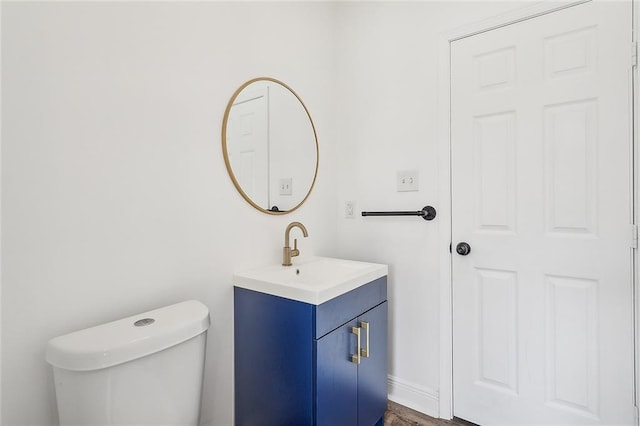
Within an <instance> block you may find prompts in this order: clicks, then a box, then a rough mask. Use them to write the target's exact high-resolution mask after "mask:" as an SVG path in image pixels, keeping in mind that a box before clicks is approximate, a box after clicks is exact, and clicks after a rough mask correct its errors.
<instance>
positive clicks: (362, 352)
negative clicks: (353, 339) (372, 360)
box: [360, 321, 370, 358]
mask: <svg viewBox="0 0 640 426" xmlns="http://www.w3.org/2000/svg"><path fill="white" fill-rule="evenodd" d="M360 327H362V328H363V329H364V331H366V336H367V342H366V347H365V348H364V349H360V355H362V356H363V357H365V358H369V355H370V353H369V323H368V322H367V321H361V322H360Z"/></svg>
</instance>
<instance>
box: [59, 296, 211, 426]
mask: <svg viewBox="0 0 640 426" xmlns="http://www.w3.org/2000/svg"><path fill="white" fill-rule="evenodd" d="M208 328H209V310H208V309H207V307H206V306H205V305H203V304H202V303H200V302H198V301H195V300H190V301H186V302H181V303H177V304H175V305H171V306H166V307H163V308H160V309H156V310H152V311H149V312H145V313H142V314H139V315H134V316H131V317H128V318H124V319H121V320H117V321H113V322H110V323H107V324H102V325H99V326H96V327H92V328H87V329H85V330H80V331H77V332H74V333H71V334H67V335H64V336H60V337H56V338H54V339H51V340H50V341H49V342H48V344H47V349H46V360H47V362H48V363H49V364H51V365H52V366H53V376H54V380H55V389H56V399H57V405H58V416H59V419H60V426H71V425H74V426H79V425H82V426H89V425H91V426H116V425H119V426H125V425H126V426H133V425H136V426H142V425H149V426H151V425H153V426H160V425H166V426H197V424H198V417H199V413H200V401H201V394H202V382H203V373H204V359H205V345H206V331H207V329H208Z"/></svg>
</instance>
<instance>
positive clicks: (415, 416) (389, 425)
mask: <svg viewBox="0 0 640 426" xmlns="http://www.w3.org/2000/svg"><path fill="white" fill-rule="evenodd" d="M384 426H475V425H474V423H470V422H467V421H465V420H462V419H453V420H443V419H436V418H433V417H429V416H427V415H425V414H422V413H419V412H417V411H415V410H412V409H411V408H407V407H405V406H403V405H400V404H397V403H395V402H393V401H389V402H388V403H387V412H386V413H384Z"/></svg>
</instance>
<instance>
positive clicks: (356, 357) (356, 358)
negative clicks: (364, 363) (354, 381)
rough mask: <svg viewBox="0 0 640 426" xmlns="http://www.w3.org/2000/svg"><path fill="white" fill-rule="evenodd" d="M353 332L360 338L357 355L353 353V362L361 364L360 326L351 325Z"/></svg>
mask: <svg viewBox="0 0 640 426" xmlns="http://www.w3.org/2000/svg"><path fill="white" fill-rule="evenodd" d="M351 332H352V333H353V334H355V335H356V337H357V338H358V348H357V349H356V353H355V355H351V362H352V363H354V364H360V350H361V348H360V327H351Z"/></svg>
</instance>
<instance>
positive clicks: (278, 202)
mask: <svg viewBox="0 0 640 426" xmlns="http://www.w3.org/2000/svg"><path fill="white" fill-rule="evenodd" d="M222 151H223V155H224V160H225V163H226V166H227V171H228V172H229V176H230V177H231V180H232V181H233V184H234V185H235V187H236V189H237V190H238V192H239V193H240V195H242V197H244V199H245V200H246V201H247V202H248V203H249V204H251V205H252V206H253V207H255V208H256V209H258V210H260V211H263V212H265V213H270V214H284V213H288V212H291V211H293V210H295V209H297V208H298V207H300V206H301V205H302V204H303V203H304V201H305V200H306V199H307V197H308V196H309V194H310V193H311V190H312V189H313V185H314V183H315V179H316V175H317V171H318V140H317V135H316V130H315V126H314V125H313V121H312V119H311V115H310V114H309V111H308V110H307V108H306V106H305V105H304V103H303V102H302V99H300V97H299V96H298V95H297V94H296V93H295V92H294V91H293V90H292V89H291V88H290V87H289V86H287V85H286V84H285V83H283V82H281V81H279V80H276V79H273V78H269V77H260V78H256V79H253V80H250V81H248V82H246V83H245V84H243V85H242V86H240V88H238V90H236V92H235V93H234V94H233V96H232V97H231V99H230V100H229V103H228V104H227V109H226V110H225V113H224V119H223V123H222Z"/></svg>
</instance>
